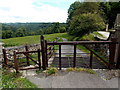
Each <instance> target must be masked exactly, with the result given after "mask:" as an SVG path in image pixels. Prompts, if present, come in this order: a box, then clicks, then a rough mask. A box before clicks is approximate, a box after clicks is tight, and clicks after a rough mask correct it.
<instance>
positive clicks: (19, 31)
mask: <svg viewBox="0 0 120 90" xmlns="http://www.w3.org/2000/svg"><path fill="white" fill-rule="evenodd" d="M26 34H27V33H26V29H25V28H24V27H20V28H18V29H17V31H16V37H23V36H26Z"/></svg>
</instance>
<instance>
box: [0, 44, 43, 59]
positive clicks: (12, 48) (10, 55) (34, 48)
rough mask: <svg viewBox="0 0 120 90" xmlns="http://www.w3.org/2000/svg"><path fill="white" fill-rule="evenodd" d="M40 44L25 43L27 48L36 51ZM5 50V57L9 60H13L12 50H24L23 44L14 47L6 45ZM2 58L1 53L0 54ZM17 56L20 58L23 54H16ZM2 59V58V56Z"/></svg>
mask: <svg viewBox="0 0 120 90" xmlns="http://www.w3.org/2000/svg"><path fill="white" fill-rule="evenodd" d="M40 46H41V45H40V44H32V45H27V47H28V50H29V51H37V50H38V49H40ZM4 49H5V50H6V53H7V58H8V60H9V61H14V57H13V51H16V52H25V51H26V49H25V46H15V47H8V48H4ZM0 56H1V58H2V56H3V55H2V54H1V55H0ZM18 57H20V58H24V57H25V56H24V55H23V54H20V55H18ZM2 59H3V58H2Z"/></svg>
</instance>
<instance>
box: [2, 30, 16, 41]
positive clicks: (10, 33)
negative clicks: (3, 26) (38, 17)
mask: <svg viewBox="0 0 120 90" xmlns="http://www.w3.org/2000/svg"><path fill="white" fill-rule="evenodd" d="M13 36H14V35H13V31H12V30H5V31H2V39H6V38H12V37H13Z"/></svg>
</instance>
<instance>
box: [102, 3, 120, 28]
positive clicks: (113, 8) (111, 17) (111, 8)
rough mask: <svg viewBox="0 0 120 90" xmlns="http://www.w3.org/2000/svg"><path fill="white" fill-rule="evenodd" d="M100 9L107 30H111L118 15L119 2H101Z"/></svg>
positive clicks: (119, 9)
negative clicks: (104, 17) (107, 25)
mask: <svg viewBox="0 0 120 90" xmlns="http://www.w3.org/2000/svg"><path fill="white" fill-rule="evenodd" d="M101 8H102V10H103V11H104V13H105V16H106V21H107V23H108V24H109V28H113V27H114V22H115V19H116V16H117V14H118V13H120V2H106V3H103V2H101Z"/></svg>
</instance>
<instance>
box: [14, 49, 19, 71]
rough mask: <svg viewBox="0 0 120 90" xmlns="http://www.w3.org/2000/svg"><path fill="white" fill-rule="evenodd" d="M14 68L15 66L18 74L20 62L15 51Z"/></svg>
mask: <svg viewBox="0 0 120 90" xmlns="http://www.w3.org/2000/svg"><path fill="white" fill-rule="evenodd" d="M14 66H15V70H16V73H18V72H19V71H18V60H17V58H16V51H14Z"/></svg>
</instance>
